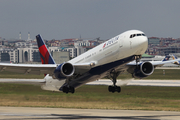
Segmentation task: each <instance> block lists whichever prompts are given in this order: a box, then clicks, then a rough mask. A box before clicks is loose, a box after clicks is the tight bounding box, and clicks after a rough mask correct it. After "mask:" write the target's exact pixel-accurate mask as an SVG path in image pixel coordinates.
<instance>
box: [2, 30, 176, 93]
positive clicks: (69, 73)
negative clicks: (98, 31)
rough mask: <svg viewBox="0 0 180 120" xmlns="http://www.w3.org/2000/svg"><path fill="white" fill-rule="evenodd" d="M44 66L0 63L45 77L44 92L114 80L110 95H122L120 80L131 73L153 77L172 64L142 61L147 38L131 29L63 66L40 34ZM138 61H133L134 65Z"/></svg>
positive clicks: (70, 90) (138, 76)
mask: <svg viewBox="0 0 180 120" xmlns="http://www.w3.org/2000/svg"><path fill="white" fill-rule="evenodd" d="M36 40H37V43H38V47H39V52H40V57H41V61H42V63H43V64H2V63H1V64H0V69H1V71H3V70H7V71H16V72H20V73H25V74H28V73H31V74H40V73H43V74H46V76H45V78H44V80H45V81H46V83H45V84H44V85H43V86H42V89H45V90H52V91H62V92H64V93H74V92H75V89H76V88H78V87H80V86H82V85H84V84H86V83H89V82H92V81H96V80H98V79H100V78H104V77H108V78H110V79H112V82H113V85H112V86H109V87H108V90H109V92H112V93H114V92H121V87H120V86H117V85H116V82H117V77H118V76H119V75H120V74H121V73H122V72H125V71H128V72H129V73H131V74H132V76H133V77H135V78H144V77H147V76H149V75H151V74H152V73H153V71H154V68H155V67H157V66H161V65H163V64H166V63H170V62H174V61H175V60H174V61H173V60H171V61H157V62H155V61H154V62H153V61H152V62H140V58H141V56H142V54H144V52H145V51H146V49H147V47H148V38H147V36H145V34H144V32H142V31H140V30H129V31H126V32H124V33H122V34H119V35H117V36H115V37H113V38H111V39H110V40H108V41H105V42H104V43H102V44H100V45H98V46H96V47H94V48H92V49H90V50H89V51H87V52H85V53H83V54H81V55H79V56H77V57H76V58H73V59H71V60H69V61H67V62H64V63H62V64H60V65H58V64H56V63H55V62H54V60H53V58H52V56H51V54H50V52H49V51H48V49H47V47H46V45H45V43H44V41H43V39H42V37H41V35H37V36H36ZM133 60H135V61H134V62H131V61H133Z"/></svg>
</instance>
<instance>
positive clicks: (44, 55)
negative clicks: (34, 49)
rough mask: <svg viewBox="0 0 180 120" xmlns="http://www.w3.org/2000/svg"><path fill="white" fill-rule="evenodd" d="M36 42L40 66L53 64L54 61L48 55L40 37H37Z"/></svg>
mask: <svg viewBox="0 0 180 120" xmlns="http://www.w3.org/2000/svg"><path fill="white" fill-rule="evenodd" d="M36 40H37V44H38V48H39V52H40V57H41V62H42V64H55V62H54V59H53V58H52V56H51V54H50V53H49V51H48V49H47V47H46V45H45V43H44V41H43V39H42V37H41V35H37V36H36Z"/></svg>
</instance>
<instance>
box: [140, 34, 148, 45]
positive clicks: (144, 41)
mask: <svg viewBox="0 0 180 120" xmlns="http://www.w3.org/2000/svg"><path fill="white" fill-rule="evenodd" d="M141 46H144V47H148V38H147V37H146V36H143V37H142V38H141Z"/></svg>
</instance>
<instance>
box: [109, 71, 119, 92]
mask: <svg viewBox="0 0 180 120" xmlns="http://www.w3.org/2000/svg"><path fill="white" fill-rule="evenodd" d="M119 74H120V72H116V71H115V70H114V69H113V70H112V71H111V72H110V77H111V78H112V82H113V86H109V87H108V90H109V92H112V93H114V92H118V93H120V92H121V87H120V86H116V82H117V80H116V79H117V77H118V75H119Z"/></svg>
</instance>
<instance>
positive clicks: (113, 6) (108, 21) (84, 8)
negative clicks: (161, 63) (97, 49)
mask: <svg viewBox="0 0 180 120" xmlns="http://www.w3.org/2000/svg"><path fill="white" fill-rule="evenodd" d="M179 12H180V0H0V37H2V38H5V39H18V38H19V32H21V34H22V39H27V37H28V32H30V33H31V39H35V36H36V35H37V34H41V35H42V37H43V38H44V39H47V40H52V39H57V40H60V39H66V38H79V37H80V36H81V37H82V38H97V37H100V38H101V39H109V38H112V37H114V36H116V35H118V34H120V33H122V32H124V31H127V30H131V29H137V30H141V31H143V32H145V34H146V35H147V36H148V37H153V36H154V37H173V38H180V13H179Z"/></svg>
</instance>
